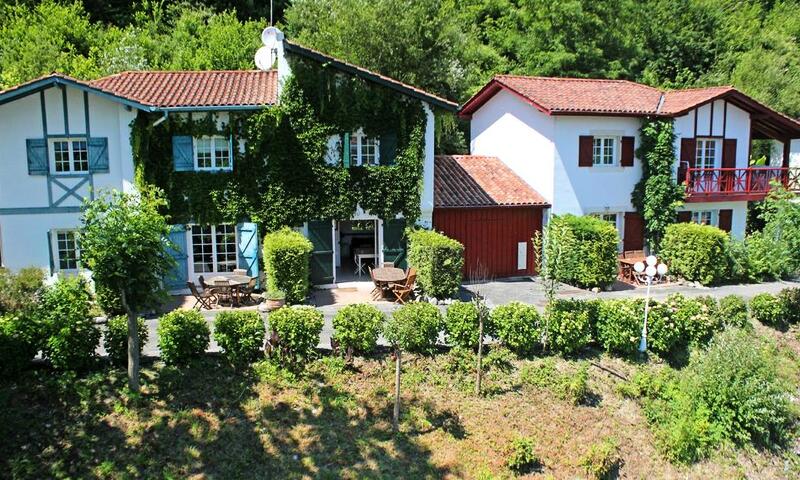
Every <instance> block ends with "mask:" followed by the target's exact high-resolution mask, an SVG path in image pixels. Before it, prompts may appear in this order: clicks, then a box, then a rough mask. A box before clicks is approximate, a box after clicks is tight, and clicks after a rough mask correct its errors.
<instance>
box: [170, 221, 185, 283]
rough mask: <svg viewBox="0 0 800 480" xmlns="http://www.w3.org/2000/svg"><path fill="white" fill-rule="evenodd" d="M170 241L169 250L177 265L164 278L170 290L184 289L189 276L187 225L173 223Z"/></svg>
mask: <svg viewBox="0 0 800 480" xmlns="http://www.w3.org/2000/svg"><path fill="white" fill-rule="evenodd" d="M169 241H170V242H171V243H172V245H170V248H168V249H167V251H168V252H169V254H170V256H172V258H173V259H174V260H175V266H174V267H173V268H172V271H171V272H170V273H169V274H167V277H166V278H165V279H164V285H166V287H167V288H168V289H170V290H179V289H184V288H186V280H187V279H188V278H189V260H188V256H187V255H186V251H187V248H186V227H185V226H184V225H173V226H172V228H171V230H170V232H169Z"/></svg>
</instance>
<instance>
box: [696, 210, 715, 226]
mask: <svg viewBox="0 0 800 480" xmlns="http://www.w3.org/2000/svg"><path fill="white" fill-rule="evenodd" d="M712 218H713V215H712V212H711V210H703V211H697V212H692V222H694V223H699V224H701V225H713V223H712Z"/></svg>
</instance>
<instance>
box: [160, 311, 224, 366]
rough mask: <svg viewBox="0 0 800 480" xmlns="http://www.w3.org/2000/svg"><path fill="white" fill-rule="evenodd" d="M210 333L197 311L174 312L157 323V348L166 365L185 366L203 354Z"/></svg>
mask: <svg viewBox="0 0 800 480" xmlns="http://www.w3.org/2000/svg"><path fill="white" fill-rule="evenodd" d="M210 335H211V332H210V330H209V328H208V323H206V320H205V318H203V315H201V314H200V312H198V311H197V310H175V311H173V312H169V313H167V314H166V315H164V316H163V317H161V319H160V320H159V322H158V348H159V349H160V350H161V359H162V360H164V362H165V363H166V364H168V365H185V364H187V363H189V362H190V361H191V360H192V359H194V358H197V357H199V356H201V355H202V354H203V353H205V351H206V349H207V348H208V344H209V337H210Z"/></svg>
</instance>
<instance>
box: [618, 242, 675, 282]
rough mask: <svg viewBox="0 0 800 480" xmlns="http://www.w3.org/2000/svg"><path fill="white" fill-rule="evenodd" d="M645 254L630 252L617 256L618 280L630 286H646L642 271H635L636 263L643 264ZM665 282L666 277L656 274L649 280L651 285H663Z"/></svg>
mask: <svg viewBox="0 0 800 480" xmlns="http://www.w3.org/2000/svg"><path fill="white" fill-rule="evenodd" d="M646 260H647V254H646V253H645V251H644V250H630V251H626V252H622V253H620V254H619V279H620V280H621V281H623V282H625V283H629V284H631V285H646V284H647V275H646V274H645V273H644V272H643V271H642V272H640V271H637V270H636V268H634V267H635V266H636V264H637V263H642V264H644V263H645V262H646ZM666 281H667V277H666V275H661V274H656V275H654V276H653V277H652V278H651V282H652V283H654V284H655V283H663V282H666Z"/></svg>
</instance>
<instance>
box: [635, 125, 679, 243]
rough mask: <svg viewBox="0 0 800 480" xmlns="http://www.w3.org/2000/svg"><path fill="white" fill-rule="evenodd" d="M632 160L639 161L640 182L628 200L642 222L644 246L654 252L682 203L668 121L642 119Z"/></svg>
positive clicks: (671, 132) (672, 131) (672, 140)
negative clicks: (673, 170) (640, 166)
mask: <svg viewBox="0 0 800 480" xmlns="http://www.w3.org/2000/svg"><path fill="white" fill-rule="evenodd" d="M639 139H640V145H639V149H638V150H637V152H636V156H637V157H638V158H639V159H641V161H642V178H641V180H639V183H637V184H636V187H635V188H634V190H633V193H632V196H631V200H632V202H633V205H634V206H635V207H636V210H637V211H638V212H639V214H640V215H641V216H642V218H643V219H644V230H645V237H646V239H647V244H648V245H649V246H650V249H651V250H652V251H656V252H657V251H658V250H659V247H660V245H661V239H662V238H664V231H665V230H666V228H667V226H669V225H670V224H672V223H674V222H675V219H676V213H675V210H676V208H678V207H679V206H680V205H681V202H683V198H684V197H683V189H682V188H681V186H680V185H678V184H677V183H676V182H675V179H674V178H673V175H672V167H673V165H674V164H675V158H676V157H675V132H674V129H673V122H672V120H671V119H668V120H667V119H649V118H648V119H645V120H643V122H642V127H641V129H640V130H639Z"/></svg>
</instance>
